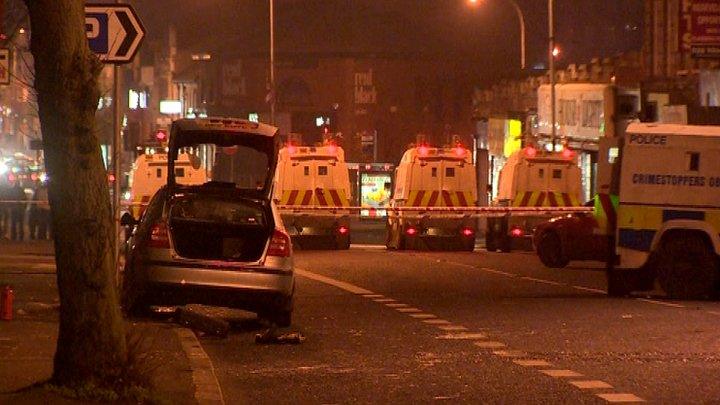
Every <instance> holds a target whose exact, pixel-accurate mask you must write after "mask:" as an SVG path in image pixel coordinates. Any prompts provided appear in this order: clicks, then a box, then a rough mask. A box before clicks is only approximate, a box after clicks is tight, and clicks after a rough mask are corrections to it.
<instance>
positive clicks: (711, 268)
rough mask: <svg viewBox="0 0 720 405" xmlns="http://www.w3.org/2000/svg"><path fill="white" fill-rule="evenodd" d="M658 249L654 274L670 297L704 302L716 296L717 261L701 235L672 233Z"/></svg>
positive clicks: (718, 273) (719, 272) (719, 279)
mask: <svg viewBox="0 0 720 405" xmlns="http://www.w3.org/2000/svg"><path fill="white" fill-rule="evenodd" d="M664 239H666V240H664V241H663V242H662V244H661V246H660V249H659V250H658V260H657V261H656V263H657V264H656V271H657V277H658V281H659V282H660V286H661V287H662V289H663V290H664V291H665V293H666V294H667V295H668V297H670V298H677V299H691V298H695V299H698V298H699V299H707V298H713V297H714V296H715V295H716V294H717V286H718V281H720V269H718V258H717V256H716V255H715V253H714V252H713V251H712V250H711V248H710V246H709V245H708V243H707V240H706V238H705V237H704V236H703V235H700V234H697V233H692V232H675V233H673V234H670V235H667V237H666V238H664Z"/></svg>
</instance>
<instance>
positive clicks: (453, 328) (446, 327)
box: [438, 325, 468, 332]
mask: <svg viewBox="0 0 720 405" xmlns="http://www.w3.org/2000/svg"><path fill="white" fill-rule="evenodd" d="M438 328H439V329H440V330H443V331H445V332H456V331H463V330H468V328H466V327H464V326H461V325H440V326H438Z"/></svg>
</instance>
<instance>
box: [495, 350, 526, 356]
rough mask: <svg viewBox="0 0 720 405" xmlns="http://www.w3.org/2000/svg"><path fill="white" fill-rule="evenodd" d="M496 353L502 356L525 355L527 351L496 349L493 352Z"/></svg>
mask: <svg viewBox="0 0 720 405" xmlns="http://www.w3.org/2000/svg"><path fill="white" fill-rule="evenodd" d="M493 354H494V355H496V356H500V357H509V358H513V357H524V356H525V353H524V352H521V351H520V350H496V351H494V352H493Z"/></svg>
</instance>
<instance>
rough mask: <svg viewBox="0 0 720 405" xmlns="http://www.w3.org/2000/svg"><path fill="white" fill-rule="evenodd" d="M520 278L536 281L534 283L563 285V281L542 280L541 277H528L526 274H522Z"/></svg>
mask: <svg viewBox="0 0 720 405" xmlns="http://www.w3.org/2000/svg"><path fill="white" fill-rule="evenodd" d="M520 278H521V279H523V280H530V281H534V282H536V283H542V284H549V285H557V286H562V287H564V286H565V284H564V283H558V282H557V281H550V280H543V279H541V278H535V277H528V276H522V277H520Z"/></svg>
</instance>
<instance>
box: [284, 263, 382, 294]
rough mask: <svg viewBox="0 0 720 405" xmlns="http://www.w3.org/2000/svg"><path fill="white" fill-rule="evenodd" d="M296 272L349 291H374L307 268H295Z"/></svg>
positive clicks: (358, 292) (369, 292)
mask: <svg viewBox="0 0 720 405" xmlns="http://www.w3.org/2000/svg"><path fill="white" fill-rule="evenodd" d="M295 274H297V275H299V276H303V277H305V278H309V279H311V280H315V281H319V282H321V283H325V284H330V285H331V286H334V287H337V288H339V289H341V290H345V291H347V292H351V293H353V294H358V295H360V294H372V291H370V290H366V289H364V288H360V287H358V286H355V285H352V284H350V283H345V282H343V281H340V280H335V279H332V278H330V277H325V276H321V275H320V274H315V273H312V272H309V271H307V270H302V269H298V268H295Z"/></svg>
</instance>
